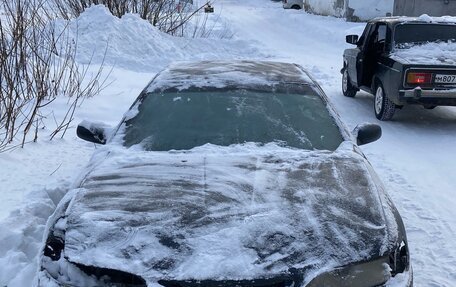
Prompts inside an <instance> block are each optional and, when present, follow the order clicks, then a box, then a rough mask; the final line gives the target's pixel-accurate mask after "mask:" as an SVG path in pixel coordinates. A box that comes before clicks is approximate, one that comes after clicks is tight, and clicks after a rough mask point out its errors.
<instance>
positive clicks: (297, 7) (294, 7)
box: [291, 5, 301, 10]
mask: <svg viewBox="0 0 456 287" xmlns="http://www.w3.org/2000/svg"><path fill="white" fill-rule="evenodd" d="M291 9H295V10H300V9H301V7H300V6H299V5H293V6H291Z"/></svg>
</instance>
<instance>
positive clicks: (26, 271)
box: [0, 183, 70, 286]
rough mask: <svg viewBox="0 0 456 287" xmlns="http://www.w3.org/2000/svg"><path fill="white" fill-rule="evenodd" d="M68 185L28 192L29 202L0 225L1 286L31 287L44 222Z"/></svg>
mask: <svg viewBox="0 0 456 287" xmlns="http://www.w3.org/2000/svg"><path fill="white" fill-rule="evenodd" d="M69 186H70V185H69V184H68V183H63V184H61V185H60V186H58V187H53V188H45V189H42V190H35V191H33V192H31V193H30V194H28V196H27V199H28V203H27V204H26V205H24V206H21V207H19V208H18V209H17V210H16V211H14V212H12V213H11V215H10V217H8V219H6V220H5V221H3V222H2V223H1V224H0V242H1V244H0V266H1V268H0V286H31V282H32V281H33V280H34V278H35V276H36V271H37V268H38V266H37V260H36V256H37V255H38V252H39V249H40V248H41V246H42V240H43V232H44V230H45V226H46V222H47V219H48V217H49V216H50V215H51V214H52V213H53V212H54V210H55V207H56V206H57V204H58V203H59V201H60V199H61V198H62V197H63V196H64V194H65V193H66V191H67V190H68V188H69Z"/></svg>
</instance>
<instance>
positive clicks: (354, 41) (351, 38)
mask: <svg viewBox="0 0 456 287" xmlns="http://www.w3.org/2000/svg"><path fill="white" fill-rule="evenodd" d="M358 39H359V37H358V35H348V36H346V37H345V41H346V42H347V43H348V44H352V45H357V44H358Z"/></svg>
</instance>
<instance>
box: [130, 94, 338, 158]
mask: <svg viewBox="0 0 456 287" xmlns="http://www.w3.org/2000/svg"><path fill="white" fill-rule="evenodd" d="M138 109H139V112H138V114H137V115H136V116H135V117H133V118H132V119H129V120H126V122H125V123H126V132H125V137H124V145H125V146H127V147H130V146H132V145H135V144H141V145H142V146H143V147H144V148H145V149H146V150H153V151H167V150H186V149H191V148H193V147H197V146H201V145H204V144H206V143H211V144H215V145H221V146H229V145H231V144H240V143H246V142H255V143H261V144H265V143H269V142H278V143H279V144H282V145H284V146H289V147H295V148H301V149H306V150H312V149H318V150H335V149H336V148H337V147H338V146H339V145H340V143H341V142H342V141H343V138H342V136H341V134H340V131H339V129H338V127H337V125H336V124H335V122H334V120H333V118H332V117H331V115H330V114H329V112H328V110H327V109H326V106H325V103H324V102H323V101H322V100H321V98H320V97H319V96H318V95H315V94H312V95H302V94H286V93H283V94H282V93H281V94H278V93H265V92H254V91H246V90H241V91H239V90H236V91H209V92H208V91H205V92H181V93H178V92H175V93H163V94H148V95H146V96H145V98H144V99H143V100H142V102H141V103H140V105H139V107H138Z"/></svg>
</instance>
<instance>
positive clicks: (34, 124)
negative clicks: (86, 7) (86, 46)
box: [0, 0, 103, 150]
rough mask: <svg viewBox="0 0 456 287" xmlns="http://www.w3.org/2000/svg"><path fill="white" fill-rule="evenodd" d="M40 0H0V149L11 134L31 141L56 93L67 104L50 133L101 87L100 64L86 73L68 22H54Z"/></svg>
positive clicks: (65, 124) (63, 126)
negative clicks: (63, 113) (66, 101)
mask: <svg viewBox="0 0 456 287" xmlns="http://www.w3.org/2000/svg"><path fill="white" fill-rule="evenodd" d="M45 4H46V0H1V4H0V5H1V6H0V9H1V11H3V14H2V15H1V17H0V88H1V90H0V150H3V149H4V148H5V147H6V146H7V145H8V144H10V143H12V142H13V141H15V140H16V139H19V141H20V145H21V146H23V145H24V144H25V143H26V142H27V140H32V141H36V140H37V137H38V125H39V123H40V122H41V120H42V118H43V115H42V108H43V107H45V106H47V105H49V104H50V103H52V102H53V101H54V100H55V99H56V98H57V97H61V96H63V97H67V98H68V99H69V101H70V105H69V108H68V112H67V116H66V117H64V119H61V120H60V122H58V125H57V128H56V129H55V131H54V132H53V133H52V135H51V137H55V136H56V135H57V134H59V133H62V134H64V132H65V131H66V129H67V128H68V126H69V123H70V122H71V121H72V119H73V116H72V115H73V114H74V109H75V108H76V106H77V104H78V102H80V101H82V100H83V99H84V98H87V97H90V96H93V95H95V94H97V93H98V92H99V91H100V89H101V88H103V83H101V84H100V83H99V82H100V75H101V72H102V65H101V66H100V68H99V70H98V72H96V73H94V74H93V75H88V74H87V70H85V69H83V68H81V67H80V66H79V65H78V64H77V63H76V61H75V56H76V42H75V41H74V39H72V38H70V37H69V35H68V29H67V27H57V26H56V24H55V22H54V21H52V20H53V19H52V18H51V16H49V14H48V13H47V11H46V9H44V5H45ZM31 133H32V135H31V136H30V137H29V135H30V134H31Z"/></svg>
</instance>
